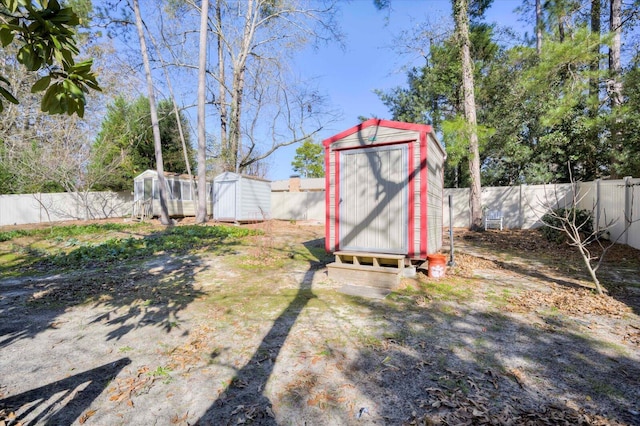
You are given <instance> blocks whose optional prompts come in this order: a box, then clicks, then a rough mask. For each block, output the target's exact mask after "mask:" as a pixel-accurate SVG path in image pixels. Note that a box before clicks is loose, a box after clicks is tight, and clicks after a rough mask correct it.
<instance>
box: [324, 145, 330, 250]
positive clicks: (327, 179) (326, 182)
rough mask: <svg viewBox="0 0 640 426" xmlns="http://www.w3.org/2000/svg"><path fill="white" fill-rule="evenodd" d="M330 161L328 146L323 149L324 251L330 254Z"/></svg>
mask: <svg viewBox="0 0 640 426" xmlns="http://www.w3.org/2000/svg"><path fill="white" fill-rule="evenodd" d="M330 159H331V150H330V149H329V147H328V146H325V147H324V164H325V169H326V170H325V175H324V223H325V227H324V249H325V250H326V251H327V253H329V252H331V238H330V235H331V232H330V231H329V230H330V229H331V226H330V223H331V209H330V208H329V205H330V202H331V179H330V176H331V163H330V162H329V160H330Z"/></svg>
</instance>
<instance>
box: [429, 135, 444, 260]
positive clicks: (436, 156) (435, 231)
mask: <svg viewBox="0 0 640 426" xmlns="http://www.w3.org/2000/svg"><path fill="white" fill-rule="evenodd" d="M437 144H438V142H437V141H436V140H435V139H433V138H432V137H431V135H429V140H428V144H427V174H428V182H427V203H428V204H427V253H428V254H430V253H435V252H437V251H439V250H440V249H441V248H442V203H443V199H442V195H443V191H444V188H443V186H444V155H443V153H442V150H440V149H438V146H437Z"/></svg>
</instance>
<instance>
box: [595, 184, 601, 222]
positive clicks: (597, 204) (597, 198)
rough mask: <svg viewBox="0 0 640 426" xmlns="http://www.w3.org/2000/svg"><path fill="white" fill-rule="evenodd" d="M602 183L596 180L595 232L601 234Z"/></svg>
mask: <svg viewBox="0 0 640 426" xmlns="http://www.w3.org/2000/svg"><path fill="white" fill-rule="evenodd" d="M600 182H601V179H596V202H595V209H596V217H595V220H596V226H595V230H596V232H600Z"/></svg>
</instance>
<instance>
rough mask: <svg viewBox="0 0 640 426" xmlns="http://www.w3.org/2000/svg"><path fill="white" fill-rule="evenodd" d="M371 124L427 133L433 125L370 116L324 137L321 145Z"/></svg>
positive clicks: (328, 143) (431, 130)
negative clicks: (350, 126)
mask: <svg viewBox="0 0 640 426" xmlns="http://www.w3.org/2000/svg"><path fill="white" fill-rule="evenodd" d="M373 126H380V127H390V128H392V129H400V130H413V131H416V132H427V133H430V132H433V127H431V126H430V125H428V124H414V123H402V122H400V121H391V120H381V119H379V118H371V119H369V120H367V121H364V122H362V123H360V124H358V125H357V126H353V127H352V128H350V129H347V130H345V131H343V132H340V133H338V134H337V135H335V136H331V137H330V138H328V139H325V140H324V141H322V145H324V146H325V147H327V146H329V145H331V144H332V143H333V142H335V141H337V140H340V139H342V138H344V137H347V136H349V135H352V134H354V133H357V132H359V131H361V130H363V129H366V128H368V127H373Z"/></svg>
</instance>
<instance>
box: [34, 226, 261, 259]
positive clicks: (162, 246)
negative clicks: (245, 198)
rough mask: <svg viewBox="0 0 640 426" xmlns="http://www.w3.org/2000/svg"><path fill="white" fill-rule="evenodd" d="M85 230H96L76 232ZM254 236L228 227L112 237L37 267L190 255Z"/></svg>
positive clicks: (75, 248) (79, 246)
mask: <svg viewBox="0 0 640 426" xmlns="http://www.w3.org/2000/svg"><path fill="white" fill-rule="evenodd" d="M98 229H99V228H98ZM82 230H85V231H86V232H89V233H93V232H94V229H91V228H89V229H87V228H80V229H78V230H77V232H82ZM62 232H69V231H68V230H66V231H62ZM71 232H73V231H71ZM255 234H257V231H254V230H250V229H244V228H238V227H228V226H179V227H172V228H168V229H167V230H165V231H163V232H158V233H154V234H150V235H147V236H145V237H143V238H135V237H127V238H110V239H108V240H106V241H102V242H100V243H98V244H90V243H80V244H77V243H74V244H68V245H71V246H72V247H73V248H72V250H70V251H68V252H66V251H63V252H60V253H57V254H51V255H49V256H44V258H43V259H41V260H40V261H38V262H37V263H36V265H35V266H36V267H50V266H54V267H64V268H82V267H85V266H89V265H93V266H95V265H109V264H115V263H119V262H122V261H132V260H140V259H145V258H149V257H152V256H154V255H156V254H158V253H161V252H162V253H188V252H191V251H194V250H199V249H203V248H206V247H210V246H215V245H219V244H221V243H222V242H223V241H225V240H228V239H232V240H233V239H237V238H242V237H245V236H248V235H255ZM67 235H71V234H67Z"/></svg>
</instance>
